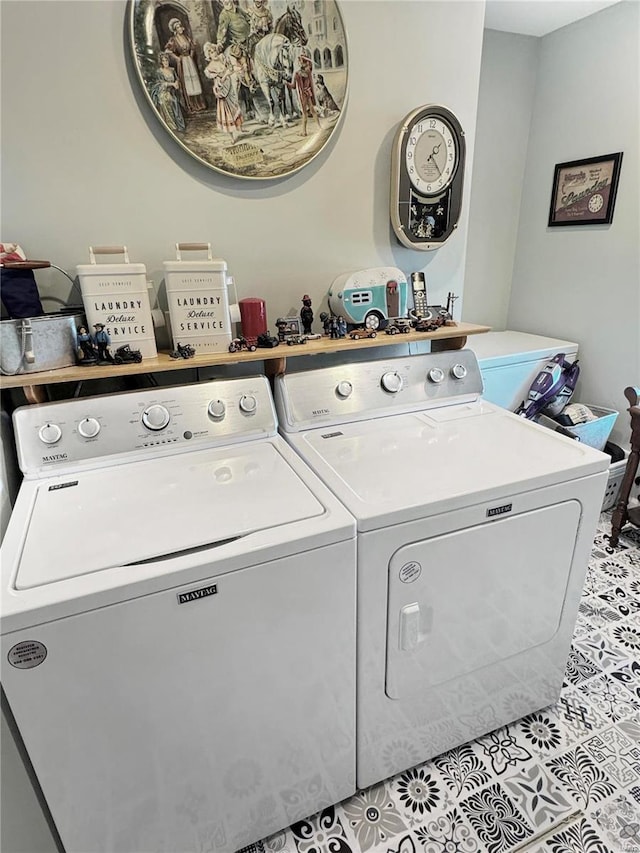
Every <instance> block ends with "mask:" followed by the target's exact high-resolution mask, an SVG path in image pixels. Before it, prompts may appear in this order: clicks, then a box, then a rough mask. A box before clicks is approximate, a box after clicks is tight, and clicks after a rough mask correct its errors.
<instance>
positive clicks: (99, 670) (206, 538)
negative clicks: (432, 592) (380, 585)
mask: <svg viewBox="0 0 640 853" xmlns="http://www.w3.org/2000/svg"><path fill="white" fill-rule="evenodd" d="M14 421H15V426H16V433H17V443H18V453H19V460H20V465H21V468H22V470H23V471H24V474H25V479H24V481H23V483H22V486H21V488H20V492H19V495H18V499H17V502H16V505H15V508H14V511H13V515H12V517H11V521H10V523H9V527H8V529H7V533H6V535H5V539H4V542H3V545H2V551H1V561H2V568H1V572H2V575H1V576H2V596H1V610H0V619H1V630H2V669H1V676H2V686H3V689H4V691H5V693H6V697H7V699H8V703H9V706H10V709H11V712H12V714H13V717H14V718H15V722H16V724H17V728H18V730H19V735H20V736H21V738H22V739H23V741H24V744H25V746H26V749H27V752H28V755H29V758H30V761H31V763H32V765H33V769H34V770H35V774H36V776H37V779H38V781H39V784H40V786H41V788H42V791H43V793H44V796H45V798H46V802H47V804H48V806H49V809H50V812H51V815H52V817H53V820H54V822H55V825H56V828H57V830H58V832H59V835H60V837H61V839H62V842H63V844H64V848H65V850H66V853H74V851H76V853H87V851H92V853H96V851H104V853H115V851H122V853H131V851H143V850H153V851H154V853H159V851H166V853H175V851H181V853H182V851H202V850H216V851H226V853H231V851H235V850H237V849H238V848H240V847H242V846H243V845H245V844H249V843H252V842H254V841H257V840H258V839H261V838H263V837H265V836H267V835H269V834H270V833H272V832H274V831H276V830H278V829H280V828H282V827H285V826H288V825H289V824H291V823H292V822H293V821H295V820H299V819H301V818H303V817H306V816H307V815H309V814H311V813H313V812H315V811H317V810H318V809H320V808H323V807H324V806H326V805H327V804H329V803H334V802H337V801H338V800H341V799H343V798H344V797H345V796H348V795H350V794H351V793H352V792H353V790H354V788H355V733H354V726H355V575H356V567H355V535H356V531H355V523H354V521H353V519H352V517H351V516H350V515H349V513H348V512H347V511H346V510H345V509H344V507H343V506H342V505H341V504H340V503H339V502H338V501H337V500H336V499H335V497H333V496H332V494H331V493H330V492H329V490H328V489H327V488H326V487H325V486H324V485H323V484H322V483H321V482H320V481H319V480H318V479H317V477H315V475H313V474H312V473H311V472H310V471H309V470H308V468H307V467H306V466H305V465H304V464H303V463H302V462H301V460H300V458H299V457H298V456H297V455H296V454H295V453H293V451H292V450H291V448H290V447H289V446H288V445H287V444H286V443H285V442H284V441H283V439H282V438H281V437H280V436H278V435H277V433H276V420H275V411H274V407H273V399H272V396H271V392H270V388H269V385H268V383H267V380H266V379H265V378H264V377H247V378H242V379H237V380H224V381H215V382H208V383H203V384H199V385H189V386H184V387H175V388H155V389H152V390H143V391H134V392H130V393H126V394H118V395H111V396H103V397H93V398H87V399H76V400H71V401H65V402H60V403H51V404H45V405H37V406H30V407H26V408H22V409H19V410H17V411H16V412H15V414H14Z"/></svg>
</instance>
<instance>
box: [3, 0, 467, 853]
mask: <svg viewBox="0 0 640 853" xmlns="http://www.w3.org/2000/svg"><path fill="white" fill-rule="evenodd" d="M0 8H1V12H2V56H1V62H2V66H1V70H2V152H1V156H2V190H1V192H2V195H1V210H2V238H3V240H5V241H17V242H19V243H21V245H22V246H23V247H24V248H25V250H26V251H27V254H28V256H29V257H31V258H45V259H49V260H51V261H52V262H54V263H56V264H57V265H58V266H61V267H63V268H64V269H67V270H68V271H70V272H72V273H73V272H75V266H76V264H78V263H86V262H87V260H88V246H90V245H101V244H102V245H104V244H126V245H127V246H128V247H129V252H130V256H131V260H132V261H136V262H143V263H145V264H146V265H147V271H148V273H149V276H150V277H151V278H152V279H153V281H154V284H155V286H156V290H158V289H159V287H160V283H161V279H162V272H161V271H162V261H163V260H169V259H171V258H172V253H173V247H174V244H175V242H176V241H198V242H200V241H210V242H211V243H212V244H213V246H214V249H215V252H216V253H217V254H218V255H219V256H221V257H223V258H225V259H226V260H227V262H228V264H229V268H230V270H231V272H232V273H233V274H234V276H235V279H236V283H237V286H238V291H239V295H240V297H242V296H261V297H263V298H264V299H266V301H267V308H268V314H269V321H270V324H273V322H274V320H275V318H276V317H277V316H278V315H280V314H284V313H286V312H287V311H288V309H289V308H293V309H294V310H295V311H296V312H297V311H298V310H299V308H300V297H301V296H302V294H303V293H305V292H306V293H309V294H310V295H311V296H312V299H313V302H314V308H315V309H316V311H319V310H320V309H321V305H322V301H323V299H324V298H325V295H326V292H327V289H328V287H329V285H330V284H331V282H332V281H333V279H334V278H335V277H336V276H337V275H338V274H340V273H341V272H344V271H346V270H349V269H357V268H360V267H370V266H378V265H381V264H394V265H396V266H399V267H400V268H401V269H402V270H403V271H405V272H406V273H409V272H411V271H413V270H425V271H426V273H427V280H428V283H429V290H430V295H431V297H432V299H433V300H434V301H440V300H441V299H443V298H446V294H447V292H448V291H449V290H452V291H454V292H455V293H457V294H458V295H460V296H461V295H462V289H463V278H464V266H465V251H466V236H467V220H468V208H469V205H468V193H469V187H470V183H471V172H472V163H473V151H474V128H475V124H476V108H477V92H478V80H479V74H480V55H481V47H482V27H483V18H484V3H483V2H477V1H476V0H470V2H456V3H451V2H446V0H444V2H435V0H426V1H425V0H422V2H404V0H386V2H375V0H373V2H369V1H368V0H341V2H340V9H341V11H342V14H343V19H344V23H345V27H346V31H347V37H348V44H349V71H350V96H349V102H348V105H347V110H346V114H345V116H344V118H343V122H342V125H341V128H340V130H339V131H338V132H337V133H336V134H334V137H333V139H332V140H331V142H330V143H329V145H328V147H327V148H326V149H325V150H324V151H323V152H322V153H321V154H320V155H319V156H318V157H317V158H316V159H315V160H314V161H313V162H312V163H311V164H310V165H309V166H308V167H306V168H305V169H303V170H302V171H301V172H299V173H297V174H296V175H294V176H291V177H289V178H286V179H281V180H277V181H270V182H265V183H260V184H256V183H255V182H243V181H242V180H239V179H232V178H228V177H226V176H224V175H220V174H218V173H216V172H213V171H212V170H210V169H207V168H206V167H205V166H203V165H202V164H200V163H198V162H197V161H195V160H194V159H193V158H191V157H190V156H189V155H188V154H187V153H186V152H184V151H183V150H182V149H181V148H180V147H179V146H177V145H176V144H175V143H174V142H173V141H172V140H171V139H170V138H169V137H168V135H166V134H165V132H164V131H163V130H162V129H161V127H160V125H159V123H158V121H157V119H156V117H155V115H154V114H153V113H152V111H151V108H150V107H149V105H148V104H147V102H146V100H145V98H144V96H143V94H142V92H141V91H140V88H139V85H138V80H137V77H136V76H135V72H134V71H133V68H132V66H131V61H130V58H129V57H130V46H129V42H128V29H127V26H126V24H125V21H126V14H125V13H126V4H125V3H124V2H119V0H118V2H113V0H100V2H73V0H71V2H68V0H34V2H23V0H18V2H15V0H3V2H2V3H1V6H0ZM425 103H441V104H444V105H445V106H448V107H449V108H450V109H452V110H453V111H454V112H455V113H456V114H457V115H458V117H459V119H460V121H461V123H462V125H463V127H464V128H465V130H466V138H467V146H468V149H467V150H468V154H467V156H468V159H467V180H466V188H465V197H464V207H463V215H462V217H461V221H460V226H459V229H458V232H457V233H456V235H455V236H454V237H453V238H452V239H451V240H450V241H449V242H448V243H447V245H446V246H444V247H443V248H441V249H440V250H439V251H438V252H436V253H422V252H415V251H411V250H408V249H405V248H403V247H401V246H400V244H399V243H397V241H396V239H395V237H393V235H392V232H391V229H390V225H389V212H388V206H389V162H390V153H391V143H392V140H393V136H394V133H395V130H396V128H397V126H398V124H399V122H400V121H401V119H402V118H403V117H404V116H405V115H406V114H407V113H408V112H410V111H411V110H412V109H413V108H415V107H417V106H420V105H422V104H425ZM37 280H38V284H39V287H40V291H41V296H42V297H43V301H44V304H45V308H46V310H49V311H52V310H56V309H57V308H58V307H59V303H58V302H56V300H60V299H62V300H63V301H64V300H66V298H67V296H68V293H69V286H68V282H67V281H66V280H65V279H64V277H62V276H61V275H60V274H59V273H56V272H55V271H42V272H38V273H37ZM460 304H461V303H460V302H459V303H457V305H458V306H459V305H460ZM272 327H273V326H272ZM2 741H3V742H2V749H3V755H2V765H3V779H2V782H3V784H2V812H5V810H6V809H9V808H10V809H11V811H12V816H11V820H10V821H8V822H7V823H5V832H4V837H3V844H2V850H3V853H18V851H27V850H31V851H32V853H35V851H36V850H38V851H40V850H42V851H43V853H44V851H46V853H49V847H50V849H51V850H53V849H54V847H53V841H52V840H51V839H48V838H47V837H46V833H45V841H44V842H42V836H41V835H40V834H39V828H40V826H41V824H40V822H39V817H38V815H37V814H36V810H34V807H33V802H32V800H31V798H29V797H28V796H27V795H26V794H24V793H23V794H21V793H20V792H24V791H25V788H24V787H23V782H24V780H23V779H22V778H20V774H19V773H18V770H17V769H16V763H15V761H14V760H13V758H14V757H15V756H14V754H13V751H12V747H13V744H12V743H11V741H10V740H9V739H8V737H6V736H5V737H3V739H2ZM34 827H35V828H34ZM36 831H37V832H38V840H37V841H36V840H34V834H33V833H34V832H36ZM49 842H50V844H49ZM30 845H31V847H30Z"/></svg>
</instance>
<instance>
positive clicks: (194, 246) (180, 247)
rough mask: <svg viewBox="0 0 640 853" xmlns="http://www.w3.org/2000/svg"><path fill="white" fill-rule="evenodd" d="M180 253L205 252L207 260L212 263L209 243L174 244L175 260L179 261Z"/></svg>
mask: <svg viewBox="0 0 640 853" xmlns="http://www.w3.org/2000/svg"><path fill="white" fill-rule="evenodd" d="M181 252H206V253H207V260H208V261H212V260H213V257H212V255H211V243H176V260H177V261H181V260H182V255H181V254H180V253H181Z"/></svg>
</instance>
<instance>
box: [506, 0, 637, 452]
mask: <svg viewBox="0 0 640 853" xmlns="http://www.w3.org/2000/svg"><path fill="white" fill-rule="evenodd" d="M639 33H640V4H638V3H637V2H635V0H632V2H622V3H618V4H616V5H615V6H611V7H610V8H608V9H605V10H603V11H602V12H599V13H597V14H596V15H592V16H590V17H589V18H585V19H583V20H582V21H578V22H577V23H575V24H572V25H571V26H568V27H564V28H563V29H561V30H558V31H557V32H555V33H551V34H550V35H548V36H545V38H543V39H542V41H541V46H540V66H539V71H538V80H537V87H536V96H535V100H534V104H533V117H532V123H531V134H530V137H529V153H528V157H527V168H526V172H525V179H524V187H523V191H522V204H521V210H520V222H519V229H518V241H517V247H516V260H515V264H514V270H513V284H512V290H511V302H510V306H509V313H508V318H507V323H508V325H509V327H510V328H514V329H519V330H522V331H527V332H540V333H545V334H549V335H552V336H556V337H564V338H567V339H569V340H575V341H577V342H578V343H579V344H580V356H581V363H582V366H583V371H582V374H581V382H580V387H579V389H578V390H579V398H580V399H581V401H582V402H585V403H595V404H598V405H601V406H605V407H608V408H612V409H618V410H619V411H620V412H621V415H620V417H619V418H618V422H617V424H616V427H615V429H614V433H613V436H612V438H613V440H614V441H618V442H623V441H625V442H628V439H629V418H628V415H627V414H626V413H625V411H624V410H625V409H626V407H627V405H628V404H627V403H626V401H625V398H624V396H623V393H622V392H623V390H624V388H625V386H627V385H632V384H637V383H638V382H640V348H639V339H640V334H639V329H640V254H639V237H640V194H639V193H638V187H640V175H639V170H638V152H639V151H640V137H639V130H640V117H639V105H640V92H639V81H640V68H639V52H638V34H639ZM604 45H606V51H605V52H604V54H603V46H604ZM614 151H623V152H624V157H623V162H622V170H621V174H620V185H619V189H618V196H617V202H616V207H615V215H614V219H613V223H612V224H611V225H598V226H582V227H579V228H547V225H546V223H547V218H548V213H549V203H550V194H551V184H552V180H553V171H554V165H555V164H556V163H562V162H565V161H569V160H577V159H580V158H583V157H593V156H596V155H598V154H609V153H611V152H614Z"/></svg>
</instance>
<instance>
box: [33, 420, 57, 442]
mask: <svg viewBox="0 0 640 853" xmlns="http://www.w3.org/2000/svg"><path fill="white" fill-rule="evenodd" d="M38 435H39V436H40V441H42V442H44V443H45V444H55V443H56V441H60V439H61V437H62V430H61V429H60V427H59V426H58V424H45V425H44V426H42V427H40V431H39V432H38Z"/></svg>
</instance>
